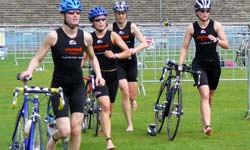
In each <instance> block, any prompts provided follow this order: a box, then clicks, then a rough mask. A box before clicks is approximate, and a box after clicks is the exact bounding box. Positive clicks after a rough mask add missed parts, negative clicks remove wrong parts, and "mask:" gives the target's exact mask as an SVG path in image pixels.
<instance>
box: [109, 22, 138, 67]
mask: <svg viewBox="0 0 250 150" xmlns="http://www.w3.org/2000/svg"><path fill="white" fill-rule="evenodd" d="M131 24H132V22H130V21H128V22H127V24H126V26H125V27H124V29H120V28H119V27H118V24H117V22H114V23H113V31H115V32H116V33H117V34H119V35H120V36H121V38H122V39H123V41H124V42H125V43H126V44H127V46H128V48H134V45H135V36H134V35H133V34H132V33H131ZM117 49H118V51H119V52H120V51H121V50H120V49H119V48H117ZM127 60H130V61H136V54H134V55H132V56H131V57H129V58H128V59H120V60H119V62H126V61H127Z"/></svg>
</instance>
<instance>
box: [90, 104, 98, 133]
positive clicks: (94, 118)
mask: <svg viewBox="0 0 250 150" xmlns="http://www.w3.org/2000/svg"><path fill="white" fill-rule="evenodd" d="M92 121H93V125H94V128H93V130H94V136H95V137H96V136H98V133H99V125H100V106H99V105H98V102H96V104H95V113H94V115H93V118H92Z"/></svg>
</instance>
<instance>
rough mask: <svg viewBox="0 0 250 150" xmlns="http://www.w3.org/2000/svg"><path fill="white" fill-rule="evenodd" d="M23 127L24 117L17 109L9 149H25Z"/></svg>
mask: <svg viewBox="0 0 250 150" xmlns="http://www.w3.org/2000/svg"><path fill="white" fill-rule="evenodd" d="M24 127H25V118H24V116H23V115H22V112H21V111H19V112H18V116H17V120H16V126H15V130H14V134H13V136H12V143H11V145H10V149H11V150H25V139H24V135H25V133H24Z"/></svg>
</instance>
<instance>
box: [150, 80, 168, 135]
mask: <svg viewBox="0 0 250 150" xmlns="http://www.w3.org/2000/svg"><path fill="white" fill-rule="evenodd" d="M166 84H167V81H166V80H165V81H163V82H162V84H161V87H160V90H159V93H158V97H157V100H156V102H155V104H154V106H153V111H154V113H155V116H154V117H155V118H154V122H155V125H156V131H157V133H160V132H161V129H162V126H163V124H164V120H165V117H166V115H165V107H166V103H167V101H166V100H167V88H166Z"/></svg>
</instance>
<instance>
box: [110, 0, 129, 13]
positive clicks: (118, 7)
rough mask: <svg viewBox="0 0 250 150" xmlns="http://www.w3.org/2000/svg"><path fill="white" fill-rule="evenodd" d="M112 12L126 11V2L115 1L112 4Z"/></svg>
mask: <svg viewBox="0 0 250 150" xmlns="http://www.w3.org/2000/svg"><path fill="white" fill-rule="evenodd" d="M113 10H114V12H117V11H128V4H127V3H126V2H125V1H117V2H115V3H114V5H113Z"/></svg>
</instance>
